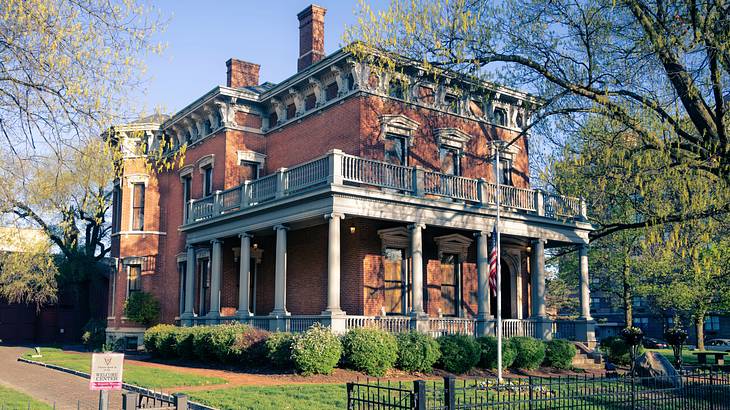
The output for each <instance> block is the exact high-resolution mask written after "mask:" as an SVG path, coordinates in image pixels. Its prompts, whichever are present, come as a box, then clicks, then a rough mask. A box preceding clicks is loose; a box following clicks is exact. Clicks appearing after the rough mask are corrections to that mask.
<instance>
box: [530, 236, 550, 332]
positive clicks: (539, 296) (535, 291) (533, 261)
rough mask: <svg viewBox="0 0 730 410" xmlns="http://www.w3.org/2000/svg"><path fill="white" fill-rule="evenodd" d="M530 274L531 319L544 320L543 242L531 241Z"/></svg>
mask: <svg viewBox="0 0 730 410" xmlns="http://www.w3.org/2000/svg"><path fill="white" fill-rule="evenodd" d="M530 274H531V276H532V317H534V318H544V317H545V316H546V312H545V242H543V240H542V239H537V240H534V241H532V253H531V255H530Z"/></svg>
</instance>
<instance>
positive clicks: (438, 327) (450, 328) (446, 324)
mask: <svg viewBox="0 0 730 410" xmlns="http://www.w3.org/2000/svg"><path fill="white" fill-rule="evenodd" d="M476 323H477V321H476V319H468V318H456V317H449V318H429V319H428V328H429V334H430V335H431V336H433V337H439V336H443V335H454V334H459V335H470V336H473V335H476Z"/></svg>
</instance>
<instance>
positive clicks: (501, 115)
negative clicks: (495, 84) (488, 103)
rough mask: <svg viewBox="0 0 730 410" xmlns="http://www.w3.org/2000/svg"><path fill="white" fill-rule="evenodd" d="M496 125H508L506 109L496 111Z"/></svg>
mask: <svg viewBox="0 0 730 410" xmlns="http://www.w3.org/2000/svg"><path fill="white" fill-rule="evenodd" d="M494 123H495V124H497V125H502V126H506V125H507V111H505V110H504V108H495V109H494Z"/></svg>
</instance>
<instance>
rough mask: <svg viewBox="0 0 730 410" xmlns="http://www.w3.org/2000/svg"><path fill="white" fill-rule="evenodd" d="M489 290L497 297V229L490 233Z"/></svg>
mask: <svg viewBox="0 0 730 410" xmlns="http://www.w3.org/2000/svg"><path fill="white" fill-rule="evenodd" d="M489 289H491V290H492V296H496V295H497V228H496V227H495V228H494V231H492V251H491V252H490V254H489Z"/></svg>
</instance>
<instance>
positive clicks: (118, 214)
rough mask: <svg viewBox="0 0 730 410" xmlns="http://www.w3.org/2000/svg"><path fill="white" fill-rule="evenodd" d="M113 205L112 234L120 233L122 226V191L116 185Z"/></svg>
mask: <svg viewBox="0 0 730 410" xmlns="http://www.w3.org/2000/svg"><path fill="white" fill-rule="evenodd" d="M112 203H113V204H114V211H113V212H114V214H113V215H112V232H119V231H120V230H121V225H122V189H121V188H120V187H119V185H116V184H115V185H114V191H113V192H112Z"/></svg>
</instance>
